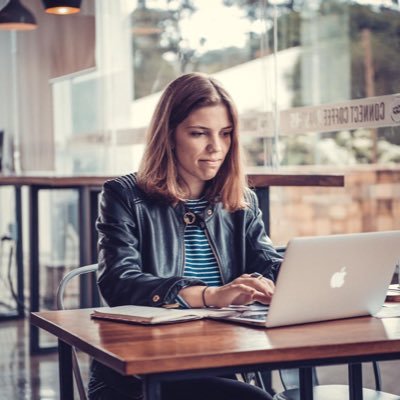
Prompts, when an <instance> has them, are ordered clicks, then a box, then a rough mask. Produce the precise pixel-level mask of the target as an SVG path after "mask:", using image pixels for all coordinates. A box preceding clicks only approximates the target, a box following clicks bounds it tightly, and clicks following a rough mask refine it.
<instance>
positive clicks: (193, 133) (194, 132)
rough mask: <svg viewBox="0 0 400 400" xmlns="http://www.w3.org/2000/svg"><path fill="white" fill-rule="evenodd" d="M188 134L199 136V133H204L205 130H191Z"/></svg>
mask: <svg viewBox="0 0 400 400" xmlns="http://www.w3.org/2000/svg"><path fill="white" fill-rule="evenodd" d="M190 134H191V135H192V136H194V137H198V136H201V135H205V132H202V131H192V132H190Z"/></svg>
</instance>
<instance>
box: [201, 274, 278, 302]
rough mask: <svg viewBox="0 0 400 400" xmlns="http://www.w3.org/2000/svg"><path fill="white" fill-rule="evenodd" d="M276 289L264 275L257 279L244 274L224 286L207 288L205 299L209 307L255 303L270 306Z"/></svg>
mask: <svg viewBox="0 0 400 400" xmlns="http://www.w3.org/2000/svg"><path fill="white" fill-rule="evenodd" d="M274 289H275V285H274V282H272V281H271V280H270V279H267V278H264V277H263V276H262V275H259V276H258V277H256V278H255V277H253V276H251V275H249V274H243V275H241V276H239V277H238V278H236V279H234V280H233V281H232V282H230V283H227V284H226V285H224V286H220V287H209V288H207V290H206V292H205V293H204V299H205V302H206V305H207V306H209V307H210V306H214V307H226V306H229V305H231V304H234V305H244V304H249V303H252V302H254V301H258V302H260V303H263V304H269V303H270V302H271V298H272V295H273V294H274Z"/></svg>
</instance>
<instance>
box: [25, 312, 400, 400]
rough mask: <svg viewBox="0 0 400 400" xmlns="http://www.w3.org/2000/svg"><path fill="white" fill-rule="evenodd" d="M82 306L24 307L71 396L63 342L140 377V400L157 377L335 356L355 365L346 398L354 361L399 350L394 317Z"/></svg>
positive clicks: (149, 399) (334, 360) (393, 355)
mask: <svg viewBox="0 0 400 400" xmlns="http://www.w3.org/2000/svg"><path fill="white" fill-rule="evenodd" d="M90 312H91V311H90V309H82V310H68V311H47V312H35V313H32V314H31V323H32V324H34V325H36V326H37V327H40V328H42V329H45V330H46V331H48V332H50V333H52V334H54V335H56V336H57V337H58V339H59V357H60V359H59V363H60V391H61V392H60V393H61V398H62V399H71V398H73V391H72V370H71V364H72V360H71V358H72V357H71V346H75V347H76V348H78V349H79V350H82V351H83V352H85V353H87V354H89V355H90V356H92V357H94V358H95V359H96V360H98V361H99V362H101V363H103V364H105V365H107V366H109V367H111V368H113V369H114V370H116V371H118V372H119V373H121V374H123V375H131V374H137V375H140V376H141V377H143V382H144V390H145V400H159V399H160V383H161V382H162V381H165V380H177V379H185V378H193V377H199V376H210V375H216V374H222V373H232V372H235V371H236V372H237V371H242V372H245V371H256V370H265V369H280V368H291V367H300V368H304V370H307V367H309V366H314V365H331V364H342V363H350V365H356V366H358V367H357V368H359V370H358V372H360V374H355V375H354V376H355V377H356V376H357V378H356V379H354V381H352V382H350V383H351V386H352V387H351V391H352V393H353V398H355V399H360V398H362V389H361V387H362V379H361V378H360V376H361V366H360V364H359V363H361V362H363V361H370V360H390V359H398V358H400V318H387V319H377V318H371V317H360V318H351V319H343V320H336V321H328V322H320V323H314V324H303V325H297V326H291V327H282V328H273V329H264V328H256V327H247V326H244V325H243V326H242V325H236V324H232V323H227V322H219V321H212V320H202V321H192V322H184V323H177V324H172V325H159V326H152V327H151V326H140V325H133V324H125V323H118V322H112V321H106V320H92V319H90ZM356 372H357V371H356ZM300 377H302V375H301V374H300ZM305 379H308V381H306V380H305ZM309 384H310V375H305V376H303V379H302V380H301V385H302V388H301V391H302V393H309V392H308V390H309V389H307V388H305V386H306V385H309ZM360 395H361V397H360ZM303 398H304V399H305V398H306V397H303ZM307 399H309V397H307Z"/></svg>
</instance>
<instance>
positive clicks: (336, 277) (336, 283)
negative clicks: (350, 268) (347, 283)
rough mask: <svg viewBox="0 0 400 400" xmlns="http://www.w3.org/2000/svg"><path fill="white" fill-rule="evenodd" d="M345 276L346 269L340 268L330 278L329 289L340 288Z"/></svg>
mask: <svg viewBox="0 0 400 400" xmlns="http://www.w3.org/2000/svg"><path fill="white" fill-rule="evenodd" d="M346 274H347V272H346V267H342V268H341V269H340V271H338V272H335V273H334V274H333V275H332V277H331V288H340V287H342V286H343V285H344V278H345V276H346Z"/></svg>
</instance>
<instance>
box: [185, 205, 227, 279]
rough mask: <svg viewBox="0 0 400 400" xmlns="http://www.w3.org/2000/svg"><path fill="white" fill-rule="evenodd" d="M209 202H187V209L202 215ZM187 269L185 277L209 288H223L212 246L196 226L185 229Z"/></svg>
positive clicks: (187, 226)
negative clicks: (201, 282)
mask: <svg viewBox="0 0 400 400" xmlns="http://www.w3.org/2000/svg"><path fill="white" fill-rule="evenodd" d="M207 204H208V202H207V200H204V199H196V200H187V201H186V202H185V205H186V207H187V208H188V209H189V210H190V211H192V212H193V213H195V214H199V213H202V212H203V211H204V209H205V208H206V207H207ZM184 240H185V268H184V271H183V276H186V277H190V278H197V279H201V280H202V281H204V282H205V283H206V284H207V285H208V286H221V285H222V280H221V274H220V271H219V268H218V263H217V260H216V258H215V255H214V253H213V251H212V249H211V245H210V243H209V241H208V239H207V236H206V234H205V232H204V230H203V229H201V228H200V227H199V226H197V225H196V224H193V225H186V228H185V236H184Z"/></svg>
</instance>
